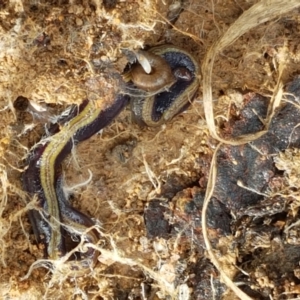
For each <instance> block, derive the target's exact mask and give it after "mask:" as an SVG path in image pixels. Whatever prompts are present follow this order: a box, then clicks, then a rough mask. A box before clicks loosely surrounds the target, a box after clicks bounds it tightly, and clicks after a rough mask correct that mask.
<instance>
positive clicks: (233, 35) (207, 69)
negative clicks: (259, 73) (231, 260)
mask: <svg viewBox="0 0 300 300" xmlns="http://www.w3.org/2000/svg"><path fill="white" fill-rule="evenodd" d="M299 6H300V3H299V1H298V0H294V1H286V3H283V2H282V0H273V1H271V0H269V1H261V2H259V3H257V4H255V5H253V6H252V7H251V8H250V9H249V10H247V11H246V12H244V13H243V14H242V15H241V16H240V17H239V18H238V19H237V20H236V21H235V22H234V23H233V24H232V25H231V26H230V27H229V28H228V30H227V32H225V34H224V35H223V36H222V37H221V38H220V39H219V40H218V41H216V42H215V43H214V44H213V45H212V47H211V48H210V50H209V51H208V53H207V55H206V57H205V59H204V62H203V64H202V74H203V101H204V112H205V117H206V121H207V124H208V127H209V130H210V133H211V135H212V136H213V137H214V138H216V139H218V140H219V141H221V142H223V143H226V144H231V145H239V144H241V143H245V142H249V141H250V140H254V139H256V138H258V137H260V136H262V135H263V134H264V133H265V132H266V131H261V132H259V133H256V134H252V135H247V136H244V137H241V138H239V139H235V140H230V141H228V140H224V139H222V138H221V137H219V136H218V133H217V131H216V126H215V122H214V113H213V105H212V87H211V83H212V82H211V81H212V80H211V77H212V68H213V64H214V59H215V56H216V55H217V54H218V53H219V52H220V51H222V49H224V48H225V47H226V46H228V45H230V44H231V43H233V42H234V41H235V40H236V39H238V38H239V37H240V36H241V35H243V34H244V33H245V32H247V31H248V30H250V29H251V28H253V27H255V26H257V25H259V24H261V23H263V22H266V21H269V20H271V19H273V18H274V17H277V16H279V15H280V14H284V13H286V12H288V11H290V10H292V9H294V8H296V7H299ZM281 74H282V68H281V69H280V70H279V79H278V81H277V85H276V87H275V90H274V93H273V97H272V99H271V104H272V107H271V108H270V109H269V111H268V124H270V121H271V119H272V117H273V115H274V111H275V108H276V107H277V106H278V105H279V103H280V101H281V97H282V83H281V81H280V78H281ZM268 124H267V127H268ZM221 145H222V143H220V144H219V145H218V146H217V148H216V150H215V153H214V156H213V159H212V163H211V167H210V173H209V180H208V185H207V190H206V194H205V200H204V204H203V209H202V228H203V237H204V242H205V245H206V248H207V252H208V255H209V257H210V260H211V262H212V263H213V264H214V266H215V267H216V268H217V269H218V271H219V272H220V275H221V277H222V279H223V281H224V283H225V284H226V285H227V286H228V287H229V288H231V290H232V291H233V292H234V293H235V294H236V295H237V296H238V297H239V298H240V299H243V300H251V298H250V297H249V296H248V295H246V294H245V293H244V292H243V291H241V290H240V289H239V288H238V287H237V286H236V285H235V284H234V283H233V282H232V280H231V279H230V278H229V277H228V276H227V274H226V273H225V272H224V271H223V270H222V267H221V265H220V263H219V261H218V259H217V257H216V256H215V254H214V252H213V249H212V246H211V243H210V241H209V239H208V234H207V226H206V211H207V207H208V204H209V201H210V198H211V196H212V194H213V190H214V185H215V180H216V175H217V168H216V158H217V153H218V150H219V148H220V146H221Z"/></svg>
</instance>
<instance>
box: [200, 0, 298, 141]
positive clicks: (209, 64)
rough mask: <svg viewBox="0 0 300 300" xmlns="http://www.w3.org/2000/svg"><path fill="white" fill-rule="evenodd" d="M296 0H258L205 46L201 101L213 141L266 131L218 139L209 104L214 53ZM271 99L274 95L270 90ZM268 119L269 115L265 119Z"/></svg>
mask: <svg viewBox="0 0 300 300" xmlns="http://www.w3.org/2000/svg"><path fill="white" fill-rule="evenodd" d="M299 6H300V2H299V0H292V1H282V0H265V1H260V2H259V3H257V4H255V5H253V6H252V7H251V8H249V9H248V10H247V11H245V12H244V13H243V14H242V15H241V16H240V17H239V18H238V19H237V20H236V21H235V22H234V23H233V24H232V25H231V26H230V27H229V28H228V30H227V31H226V32H225V33H224V35H223V36H221V37H220V38H219V39H218V40H217V41H216V42H215V43H214V44H213V45H212V46H211V48H210V49H209V51H208V52H207V54H206V56H205V58H204V61H203V64H202V74H203V102H204V112H205V118H206V122H207V124H208V127H209V130H210V133H211V135H212V136H213V137H214V138H216V139H217V140H219V141H221V142H223V143H226V144H231V145H240V144H242V143H245V142H249V141H252V140H254V139H257V138H258V137H260V136H262V135H263V134H265V133H266V131H260V132H258V133H255V134H250V135H247V136H243V137H240V138H237V139H232V140H224V139H222V138H221V137H220V136H219V135H218V133H217V129H216V126H215V122H214V112H213V105H212V87H211V84H212V69H213V64H214V60H215V57H216V55H217V54H218V53H220V52H221V51H222V50H223V49H224V48H225V47H226V46H228V45H230V44H232V43H233V42H234V41H235V40H237V39H238V38H239V37H240V36H241V35H243V34H244V33H245V32H247V31H248V30H250V29H252V28H253V27H255V26H257V25H259V24H261V23H264V22H267V21H269V20H271V19H273V18H275V17H278V16H279V15H281V14H284V13H287V12H288V11H290V10H292V9H294V8H296V7H299ZM279 85H280V83H279V82H278V83H277V90H280V88H279ZM274 95H275V96H273V99H274V98H277V99H278V96H277V95H276V93H275V92H274ZM275 102H276V101H271V103H273V108H272V109H271V111H274V110H275ZM269 120H270V118H269Z"/></svg>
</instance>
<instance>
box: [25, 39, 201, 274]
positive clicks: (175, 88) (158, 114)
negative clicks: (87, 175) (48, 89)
mask: <svg viewBox="0 0 300 300" xmlns="http://www.w3.org/2000/svg"><path fill="white" fill-rule="evenodd" d="M149 51H150V52H149V53H147V52H144V51H142V52H140V55H142V56H143V57H142V58H145V59H147V60H148V61H147V62H146V63H149V64H150V71H149V72H148V73H147V72H145V68H144V67H143V68H142V67H140V66H138V65H137V66H133V67H132V69H131V72H132V74H131V80H132V82H133V83H134V84H135V85H136V87H138V89H139V92H138V94H142V97H133V99H132V101H131V108H132V111H133V115H134V118H135V120H136V121H137V122H138V123H139V124H141V125H148V126H157V125H160V124H162V123H164V122H166V121H168V120H170V119H172V118H173V117H174V116H175V115H176V114H178V113H180V112H182V111H183V110H184V109H185V108H186V107H187V106H188V105H189V103H190V102H191V101H192V99H193V97H194V96H195V94H196V92H197V90H198V87H199V78H198V77H199V68H198V65H197V62H196V61H195V60H194V59H193V57H192V56H191V55H190V54H189V53H187V52H186V51H184V50H182V49H180V48H178V47H175V46H172V45H162V46H158V47H155V48H152V49H150V50H149ZM148 66H149V65H148ZM129 85H131V86H132V83H131V84H129ZM128 101H129V96H126V95H123V94H119V95H117V97H116V99H115V101H114V102H113V104H111V105H110V106H109V107H105V108H103V107H102V108H99V107H98V106H96V105H95V103H94V102H92V101H88V100H85V101H83V103H82V104H81V105H80V106H73V107H71V109H70V110H68V111H67V114H63V115H62V117H61V118H60V119H58V121H57V124H54V125H53V126H52V127H51V128H50V129H49V131H48V132H49V134H50V136H48V137H46V138H44V139H42V140H41V141H40V142H39V143H38V144H37V145H35V146H34V147H33V148H32V150H31V151H30V153H29V156H28V166H27V168H26V170H25V171H24V173H23V177H22V181H23V186H24V190H25V191H27V192H28V194H29V195H30V196H31V197H34V196H35V197H37V200H38V207H37V209H33V210H31V211H30V212H29V218H30V222H31V224H32V227H33V230H34V233H35V236H36V239H37V241H38V242H42V243H44V244H45V245H46V249H45V250H46V256H47V257H49V258H50V259H53V260H54V259H58V258H60V257H61V256H62V255H64V254H65V253H66V252H67V251H69V250H72V248H70V246H69V244H68V238H69V240H70V239H72V237H74V236H77V237H79V236H80V237H81V238H83V239H84V242H88V243H93V244H95V243H97V241H98V239H99V236H98V233H97V231H95V230H88V228H90V227H92V226H94V225H95V222H94V221H93V220H92V219H91V218H90V217H88V216H87V215H85V214H83V213H81V212H80V211H78V210H76V209H75V208H73V207H72V206H71V205H70V203H69V201H68V199H66V196H65V194H64V191H63V188H62V178H61V174H60V173H61V172H60V168H61V163H62V161H63V160H64V159H65V157H66V156H67V155H68V154H69V153H70V152H71V150H72V148H73V147H74V146H75V145H76V144H78V143H79V142H81V141H84V140H86V139H88V138H90V137H91V136H92V135H94V134H95V133H97V132H99V131H100V130H101V129H102V128H104V127H105V126H107V125H108V124H109V123H110V122H111V121H112V120H113V119H114V118H115V117H116V116H117V115H118V114H119V113H120V112H121V111H122V109H123V108H124V107H125V105H126V104H127V103H128ZM76 257H77V258H81V259H83V260H82V261H81V264H80V265H78V264H77V265H75V264H74V263H72V264H71V266H72V268H73V269H78V268H89V267H90V266H91V264H93V263H94V262H95V258H96V252H95V251H94V250H93V249H92V248H88V249H85V251H84V253H83V252H81V253H79V254H76Z"/></svg>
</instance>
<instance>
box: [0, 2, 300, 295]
mask: <svg viewBox="0 0 300 300" xmlns="http://www.w3.org/2000/svg"><path fill="white" fill-rule="evenodd" d="M255 9H256V10H255ZM299 9H300V4H298V3H297V1H286V3H285V1H279V0H273V1H261V2H259V1H229V0H228V1H204V0H187V1H173V0H172V1H171V0H165V1H160V0H159V1H145V0H129V1H121V0H114V1H113V0H111V1H108V0H103V1H101V0H93V1H85V0H78V1H68V0H53V1H43V0H42V1H28V0H24V1H21V0H18V1H0V14H1V18H0V36H1V37H0V47H1V51H0V62H1V63H0V82H1V84H0V90H1V93H0V114H1V120H2V123H1V127H0V128H1V131H0V180H1V186H0V191H1V192H0V274H1V276H0V298H1V299H2V298H3V299H40V298H44V299H199V300H200V299H213V297H215V298H216V299H218V298H219V299H221V298H222V299H235V298H234V297H238V296H239V297H241V298H243V297H244V298H243V299H248V298H247V295H248V297H252V298H253V299H270V298H271V297H272V299H292V298H296V297H298V296H300V289H299V284H300V281H299V278H300V275H299V259H300V258H299V255H298V253H299V234H298V231H299V230H298V227H299V224H298V222H297V219H298V214H299V212H298V208H299V203H298V202H299V199H300V198H299V195H298V192H299V184H298V180H299V179H298V178H299V176H298V175H299V174H298V169H299V168H298V167H297V166H298V164H299V160H298V156H299V151H298V150H299V149H298V148H299V144H298V139H297V137H298V136H297V134H298V131H299V130H298V123H297V116H298V114H299V104H298V102H297V101H299V97H300V96H299V93H298V88H297V81H294V83H293V85H291V84H290V85H288V84H289V83H290V82H292V80H294V79H295V78H297V75H298V74H299V73H300V72H299V58H300V49H299V46H298V45H299V44H300V33H299V32H300V19H299ZM262 12H263V13H264V14H262ZM261 15H263V17H262V18H261ZM256 18H257V19H256ZM247 20H248V21H247ZM254 24H255V26H254ZM163 43H172V44H174V45H176V46H179V47H182V48H184V49H185V50H186V51H189V52H190V53H192V54H193V55H194V57H195V59H196V60H197V61H198V62H199V64H200V66H202V62H204V67H203V69H202V74H201V77H202V78H204V80H203V82H202V84H201V87H200V90H199V93H198V97H197V99H195V101H194V102H193V104H192V105H191V107H190V108H189V109H188V110H187V111H186V112H184V113H182V114H180V115H179V116H177V117H175V118H174V119H173V120H172V121H171V122H169V123H168V124H165V125H163V126H160V127H158V128H140V127H139V126H138V125H136V124H134V123H133V122H132V121H131V114H130V111H129V108H127V109H125V110H124V111H123V112H122V113H121V115H119V116H118V117H117V118H116V119H115V120H114V121H113V122H112V124H111V125H110V126H108V127H107V128H105V129H104V130H103V131H102V132H101V133H100V134H99V135H96V136H93V137H92V138H91V139H89V140H87V141H85V142H83V143H81V144H80V145H78V147H76V151H74V152H73V153H72V155H70V156H69V158H67V159H66V160H65V161H64V163H63V170H64V178H65V183H64V185H65V187H66V189H68V190H69V192H70V194H72V196H71V201H72V205H73V206H74V207H76V208H77V209H79V210H80V211H82V212H84V213H85V214H88V215H90V216H92V217H93V218H95V219H97V220H99V222H101V233H102V236H103V239H101V241H100V243H99V245H97V246H98V247H99V249H101V255H100V256H99V263H98V264H97V266H96V267H95V268H94V269H93V270H91V271H90V273H89V274H86V276H82V277H75V276H72V275H71V276H70V274H66V273H65V269H64V268H63V264H62V263H60V262H55V263H54V268H52V269H51V268H49V264H48V263H47V261H45V260H44V259H43V254H44V251H43V250H44V249H43V245H38V244H36V242H35V238H34V235H33V231H32V228H31V225H30V223H29V220H28V217H27V213H26V212H27V211H28V209H29V208H32V205H33V202H29V201H28V197H27V195H26V194H25V193H24V191H23V190H22V183H21V174H22V172H23V170H24V168H25V167H26V161H25V160H26V156H27V154H28V152H29V149H30V148H31V147H32V146H33V145H34V144H36V143H37V142H38V141H39V140H40V139H41V137H42V136H43V135H44V134H45V123H46V122H49V120H50V119H51V118H53V117H55V116H57V115H59V114H60V113H61V112H62V111H63V109H65V108H66V107H68V106H69V105H70V104H73V103H76V104H78V103H81V101H82V100H83V99H85V98H89V99H92V100H95V99H97V98H104V97H106V98H105V99H111V98H112V97H113V95H114V94H115V93H117V92H118V91H120V90H122V84H121V81H120V73H121V72H122V71H123V69H124V67H125V65H126V63H127V59H126V57H125V55H124V52H126V51H127V50H134V49H139V48H143V47H146V46H155V45H158V44H163ZM211 66H213V68H212V69H210V67H211ZM210 70H211V71H210ZM199 75H200V74H199ZM285 85H287V87H285V88H283V86H285ZM210 91H211V93H210ZM202 92H203V95H202ZM288 94H290V95H288ZM291 95H294V96H291ZM20 97H24V98H25V99H29V100H30V102H31V103H35V104H36V105H39V107H41V108H43V111H44V112H43V113H40V114H33V115H31V114H30V113H28V111H26V110H23V111H22V110H20V107H18V106H16V103H15V101H16V100H17V99H18V100H20V99H21V100H22V98H20ZM297 97H298V98H297ZM21 104H22V103H21ZM19 105H20V104H19ZM249 120H250V121H249ZM212 123H213V124H214V125H213V126H215V128H212ZM265 131H268V133H266V134H265V135H262V134H263V133H265ZM249 134H250V135H249ZM240 135H242V138H240ZM278 137H280V138H278ZM219 141H220V142H222V143H223V144H219ZM249 141H251V143H247V142H249ZM283 144H284V145H283ZM272 147H273V148H272ZM214 170H216V173H214ZM256 171H259V172H258V173H255V172H256ZM238 172H240V173H238ZM91 174H92V176H91ZM214 174H215V176H214ZM236 174H240V175H241V174H242V175H246V177H241V176H242V175H241V176H240V175H236ZM255 174H256V175H255ZM257 174H258V175H257ZM250 175H251V176H250ZM255 176H256V177H255ZM90 177H91V179H90V180H88V179H89V178H90ZM226 180H227V181H226ZM82 183H85V184H82ZM206 191H208V192H209V191H211V193H210V194H209V193H208V192H206ZM209 196H211V197H209ZM209 198H211V199H210V202H209V203H208V209H207V210H206V209H205V205H206V204H207V200H208V199H209ZM248 200H249V201H248ZM203 205H204V206H203ZM203 207H204V208H203ZM202 213H203V214H205V215H206V218H207V228H205V227H203V220H204V218H203V215H201V214H202ZM155 219H156V220H157V223H158V224H156V223H155V222H154V221H153V220H155ZM207 238H208V239H209V241H210V243H211V245H210V244H209V243H208V242H207ZM211 247H212V248H211ZM232 282H234V283H235V285H234V286H232ZM237 286H238V287H239V289H237ZM243 293H244V294H243Z"/></svg>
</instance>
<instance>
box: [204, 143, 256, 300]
mask: <svg viewBox="0 0 300 300" xmlns="http://www.w3.org/2000/svg"><path fill="white" fill-rule="evenodd" d="M221 145H222V143H219V144H218V146H217V148H216V150H215V152H214V155H213V158H212V161H211V165H210V170H209V178H208V183H207V189H206V193H205V199H204V204H203V208H202V229H203V238H204V242H205V246H206V250H207V253H208V255H209V258H210V260H211V262H212V264H213V265H214V266H215V267H216V268H217V270H218V271H219V272H220V275H221V278H222V280H223V281H224V283H225V284H226V286H227V287H229V288H230V289H231V290H232V291H233V292H234V293H235V294H236V296H238V297H239V298H240V299H243V300H252V298H250V297H249V296H248V295H246V294H245V293H244V292H243V291H242V290H240V289H239V288H238V287H237V286H236V285H235V284H234V283H233V282H232V280H231V279H230V278H229V277H228V276H227V274H226V273H225V272H224V271H223V269H222V266H221V265H220V263H219V261H218V259H217V257H216V255H215V253H214V252H213V249H212V246H211V243H210V241H209V238H208V234H207V226H206V211H207V207H208V203H209V200H210V198H211V196H212V194H213V191H214V186H215V179H216V175H217V168H216V159H217V153H218V150H219V149H220V147H221Z"/></svg>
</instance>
